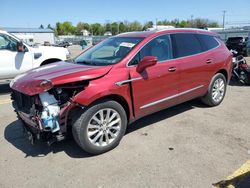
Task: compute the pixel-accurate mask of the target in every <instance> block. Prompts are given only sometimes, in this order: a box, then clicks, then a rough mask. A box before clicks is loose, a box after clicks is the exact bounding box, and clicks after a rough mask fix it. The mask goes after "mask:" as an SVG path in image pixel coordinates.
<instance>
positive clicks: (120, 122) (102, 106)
mask: <svg viewBox="0 0 250 188" xmlns="http://www.w3.org/2000/svg"><path fill="white" fill-rule="evenodd" d="M126 127H127V116H126V112H125V110H124V109H123V107H122V106H121V105H120V104H119V103H117V102H116V101H111V100H104V101H100V102H99V103H96V104H94V105H92V106H90V107H88V108H87V109H86V110H85V111H82V114H79V116H78V117H77V118H76V119H75V120H73V125H72V133H73V137H74V139H75V141H76V143H77V144H78V145H79V146H80V147H81V148H82V149H83V150H84V151H86V152H87V153H89V154H94V155H96V154H101V153H104V152H107V151H109V150H112V149H113V148H115V147H116V146H117V145H118V144H119V142H120V140H121V139H122V137H123V135H124V134H125V131H126Z"/></svg>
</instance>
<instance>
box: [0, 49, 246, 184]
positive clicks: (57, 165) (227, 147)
mask: <svg viewBox="0 0 250 188" xmlns="http://www.w3.org/2000/svg"><path fill="white" fill-rule="evenodd" d="M73 51H74V50H73ZM248 60H250V59H249V58H248ZM8 92H9V91H8V87H7V86H1V87H0V95H1V96H0V120H1V121H0V148H1V154H0V187H1V188H5V187H25V188H27V187H59V186H60V187H97V188H99V187H102V188H104V187H167V188H172V187H173V188H201V187H202V188H203V187H204V188H206V187H212V183H215V182H218V181H219V180H222V179H224V178H225V177H227V176H228V175H230V174H231V173H232V172H234V171H235V170H236V169H237V168H239V167H240V166H241V165H242V164H243V163H245V161H247V160H248V159H249V158H250V155H249V154H248V150H249V149H250V138H249V133H250V126H249V122H250V116H249V109H250V100H249V96H250V95H249V93H250V87H248V86H239V85H238V86H232V85H231V86H229V87H228V90H227V94H226V97H225V100H224V101H223V103H222V104H221V105H220V106H218V107H214V108H208V107H206V106H204V105H202V104H201V103H200V102H199V101H198V100H193V101H190V102H186V103H184V104H181V105H178V106H175V107H172V108H169V109H167V110H163V111H161V112H158V113H155V114H153V115H150V116H147V117H145V118H143V119H141V120H138V121H136V122H135V123H133V124H132V125H130V126H129V128H128V131H127V133H126V135H125V136H124V138H123V140H122V141H121V143H120V145H119V146H118V147H117V148H115V149H114V150H112V151H110V152H108V153H105V154H103V155H99V156H89V155H87V154H86V153H84V152H83V151H82V150H81V149H80V148H79V147H78V146H77V145H76V144H75V142H74V141H73V140H67V141H63V142H60V143H55V144H53V145H52V146H51V147H47V146H46V145H44V144H38V145H35V146H31V145H30V144H29V142H28V141H27V140H26V139H25V138H24V137H23V135H22V129H21V127H20V122H19V121H18V120H17V118H16V115H15V113H14V112H13V109H12V107H11V104H10V96H9V93H8Z"/></svg>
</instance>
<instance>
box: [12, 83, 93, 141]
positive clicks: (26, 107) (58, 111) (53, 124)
mask: <svg viewBox="0 0 250 188" xmlns="http://www.w3.org/2000/svg"><path fill="white" fill-rule="evenodd" d="M87 84H88V83H86V82H84V83H82V82H81V83H70V84H65V85H60V86H54V87H53V88H52V89H50V90H49V91H45V92H43V93H39V94H37V95H34V96H28V95H25V94H23V93H20V92H18V91H15V90H13V93H12V99H13V107H14V108H15V111H16V112H17V114H18V116H19V117H21V119H22V121H23V122H24V129H25V132H26V133H27V135H28V138H29V140H30V141H32V142H34V140H41V141H46V142H47V143H48V144H51V143H53V142H55V141H60V140H63V139H64V138H65V136H66V134H67V126H68V113H69V111H70V110H71V109H72V108H73V107H75V106H76V105H77V104H74V103H73V102H72V99H73V98H74V96H75V95H76V94H77V93H79V92H80V91H82V90H83V89H84V87H86V85H87Z"/></svg>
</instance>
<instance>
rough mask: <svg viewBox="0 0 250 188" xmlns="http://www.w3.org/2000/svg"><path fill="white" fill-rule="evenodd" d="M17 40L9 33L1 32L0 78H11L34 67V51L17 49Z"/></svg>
mask: <svg viewBox="0 0 250 188" xmlns="http://www.w3.org/2000/svg"><path fill="white" fill-rule="evenodd" d="M17 42H18V41H17V40H16V39H14V38H12V37H10V36H9V35H5V34H0V79H10V78H13V77H15V76H16V75H18V74H21V73H23V72H25V71H27V70H29V69H32V61H33V57H32V53H31V52H29V50H28V48H27V47H25V52H18V51H17Z"/></svg>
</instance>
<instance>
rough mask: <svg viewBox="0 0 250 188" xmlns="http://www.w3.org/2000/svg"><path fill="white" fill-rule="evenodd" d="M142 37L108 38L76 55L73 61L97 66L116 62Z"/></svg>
mask: <svg viewBox="0 0 250 188" xmlns="http://www.w3.org/2000/svg"><path fill="white" fill-rule="evenodd" d="M143 39H144V38H134V37H113V38H108V39H106V40H105V41H103V42H101V43H99V44H97V45H96V46H94V47H93V48H91V49H89V50H87V51H86V52H84V53H83V54H81V55H80V56H78V57H77V58H76V59H74V62H75V63H77V64H87V65H97V66H105V65H112V64H116V63H118V62H119V61H120V60H121V59H123V58H124V57H125V56H126V55H127V54H128V53H129V52H130V51H131V50H132V49H133V48H134V47H135V46H136V45H137V44H138V43H139V42H141V41H142V40H143Z"/></svg>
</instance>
